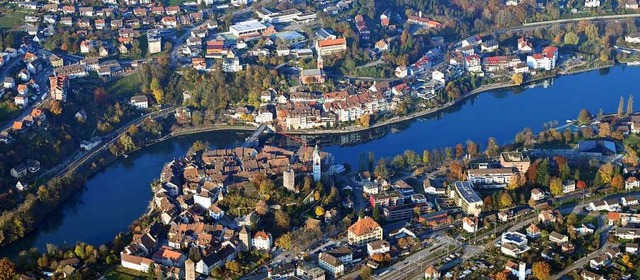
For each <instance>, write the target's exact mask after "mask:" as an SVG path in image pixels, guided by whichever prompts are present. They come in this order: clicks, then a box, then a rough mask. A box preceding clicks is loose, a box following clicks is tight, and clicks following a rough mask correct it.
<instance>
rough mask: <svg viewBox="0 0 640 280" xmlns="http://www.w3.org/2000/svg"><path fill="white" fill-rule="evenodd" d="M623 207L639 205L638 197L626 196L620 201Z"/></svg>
mask: <svg viewBox="0 0 640 280" xmlns="http://www.w3.org/2000/svg"><path fill="white" fill-rule="evenodd" d="M620 200H621V201H622V206H631V205H638V204H639V203H638V197H637V196H635V195H629V196H624V197H622V198H621V199H620Z"/></svg>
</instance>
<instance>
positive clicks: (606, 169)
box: [596, 162, 614, 184]
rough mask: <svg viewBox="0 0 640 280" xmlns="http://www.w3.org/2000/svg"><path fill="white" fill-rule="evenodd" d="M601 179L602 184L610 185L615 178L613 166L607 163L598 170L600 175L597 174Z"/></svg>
mask: <svg viewBox="0 0 640 280" xmlns="http://www.w3.org/2000/svg"><path fill="white" fill-rule="evenodd" d="M596 175H597V176H599V177H600V183H602V184H609V183H611V180H612V179H613V176H614V170H613V164H611V163H609V162H608V163H605V164H603V165H601V166H600V168H599V169H598V173H597V174H596Z"/></svg>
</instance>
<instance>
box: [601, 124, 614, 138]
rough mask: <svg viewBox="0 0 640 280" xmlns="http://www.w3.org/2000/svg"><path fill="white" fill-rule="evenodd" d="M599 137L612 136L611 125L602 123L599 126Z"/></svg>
mask: <svg viewBox="0 0 640 280" xmlns="http://www.w3.org/2000/svg"><path fill="white" fill-rule="evenodd" d="M598 136H599V137H609V136H611V125H610V124H609V123H606V122H601V123H600V124H599V125H598Z"/></svg>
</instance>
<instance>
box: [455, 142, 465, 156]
mask: <svg viewBox="0 0 640 280" xmlns="http://www.w3.org/2000/svg"><path fill="white" fill-rule="evenodd" d="M462 155H464V147H463V146H462V144H460V143H458V145H456V159H460V158H461V157H462Z"/></svg>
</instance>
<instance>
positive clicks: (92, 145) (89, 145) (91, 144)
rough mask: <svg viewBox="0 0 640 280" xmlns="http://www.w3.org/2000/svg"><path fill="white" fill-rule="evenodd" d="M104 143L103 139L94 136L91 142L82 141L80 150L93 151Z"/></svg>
mask: <svg viewBox="0 0 640 280" xmlns="http://www.w3.org/2000/svg"><path fill="white" fill-rule="evenodd" d="M100 143H102V139H101V138H100V137H98V136H94V137H92V138H91V139H89V140H82V141H80V149H84V150H85V151H90V150H93V148H95V147H97V146H98V145H100Z"/></svg>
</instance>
